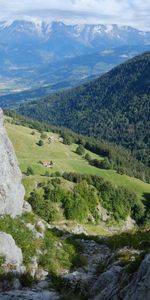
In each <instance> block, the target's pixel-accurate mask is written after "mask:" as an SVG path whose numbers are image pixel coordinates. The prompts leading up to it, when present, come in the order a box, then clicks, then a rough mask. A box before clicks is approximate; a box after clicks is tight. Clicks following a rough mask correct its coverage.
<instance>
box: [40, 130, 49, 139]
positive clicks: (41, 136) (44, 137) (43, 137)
mask: <svg viewBox="0 0 150 300" xmlns="http://www.w3.org/2000/svg"><path fill="white" fill-rule="evenodd" d="M40 138H41V139H42V140H43V139H46V138H47V134H46V133H44V132H42V133H41V135H40Z"/></svg>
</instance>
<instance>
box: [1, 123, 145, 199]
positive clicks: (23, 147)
mask: <svg viewBox="0 0 150 300" xmlns="http://www.w3.org/2000/svg"><path fill="white" fill-rule="evenodd" d="M6 129H7V132H8V135H9V138H10V140H11V141H12V143H13V146H14V148H15V151H16V155H17V158H18V161H19V165H20V168H21V171H22V173H23V174H24V175H23V182H24V185H25V187H26V189H27V190H28V191H29V190H30V189H32V187H33V185H34V184H35V183H37V182H39V181H43V180H45V179H47V178H46V177H45V176H44V174H45V172H46V171H48V172H49V173H53V172H56V171H59V172H61V173H63V172H64V171H67V172H78V173H85V174H93V175H98V176H100V177H102V178H104V179H105V180H107V181H111V182H112V183H113V185H115V186H119V185H121V186H124V187H126V188H128V189H129V190H130V191H133V192H135V193H136V194H137V196H138V197H140V198H141V197H142V196H143V194H144V193H150V184H147V183H144V182H142V181H140V180H139V179H136V178H132V177H129V176H126V175H120V174H118V173H117V172H116V171H114V170H103V169H98V168H95V167H93V166H90V165H89V164H88V162H87V161H86V160H85V159H84V158H82V157H81V156H79V155H78V154H76V153H75V150H76V147H77V145H75V144H72V145H71V146H68V145H64V144H63V143H62V140H61V138H60V137H59V136H58V135H57V134H54V133H50V132H49V133H46V134H47V137H53V138H54V139H53V141H52V142H50V143H49V141H48V138H46V139H44V140H43V141H44V145H43V146H39V145H38V144H37V143H38V141H39V140H40V139H41V138H40V133H39V132H38V131H36V130H32V129H30V128H27V127H23V126H20V125H14V124H11V123H10V122H7V120H6ZM33 131H34V132H35V134H34V135H33V134H32V132H33ZM86 153H89V154H90V155H91V157H92V158H98V159H102V157H99V156H98V155H95V154H93V153H91V152H90V151H86ZM40 161H52V162H53V167H52V168H51V169H50V168H46V167H44V166H43V165H42V164H41V163H40ZM28 167H31V168H32V169H33V170H34V175H33V176H29V177H27V176H25V173H26V170H27V168H28Z"/></svg>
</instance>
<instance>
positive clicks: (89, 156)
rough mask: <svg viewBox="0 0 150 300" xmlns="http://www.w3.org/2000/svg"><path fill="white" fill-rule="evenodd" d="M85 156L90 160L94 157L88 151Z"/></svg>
mask: <svg viewBox="0 0 150 300" xmlns="http://www.w3.org/2000/svg"><path fill="white" fill-rule="evenodd" d="M84 158H85V159H86V160H88V161H90V160H91V159H92V158H91V155H90V154H89V153H86V154H85V157H84Z"/></svg>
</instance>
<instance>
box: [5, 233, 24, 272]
mask: <svg viewBox="0 0 150 300" xmlns="http://www.w3.org/2000/svg"><path fill="white" fill-rule="evenodd" d="M0 256H1V257H4V270H5V271H6V272H9V271H12V270H14V271H17V272H18V273H21V272H22V271H23V266H22V264H23V257H22V251H21V249H20V248H18V247H17V245H16V243H15V241H14V239H13V237H12V236H11V235H10V234H6V233H4V232H0Z"/></svg>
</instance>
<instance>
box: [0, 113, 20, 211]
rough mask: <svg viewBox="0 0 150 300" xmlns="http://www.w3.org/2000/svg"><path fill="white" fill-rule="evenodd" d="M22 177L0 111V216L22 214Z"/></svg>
mask: <svg viewBox="0 0 150 300" xmlns="http://www.w3.org/2000/svg"><path fill="white" fill-rule="evenodd" d="M21 180H22V176H21V172H20V169H19V167H18V162H17V159H16V155H15V152H14V149H13V146H12V144H11V142H10V141H9V138H8V136H7V132H6V130H5V128H4V117H3V112H2V110H1V109H0V215H5V214H6V215H10V216H11V217H16V216H18V215H21V214H22V209H23V199H24V188H23V186H22V184H21Z"/></svg>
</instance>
